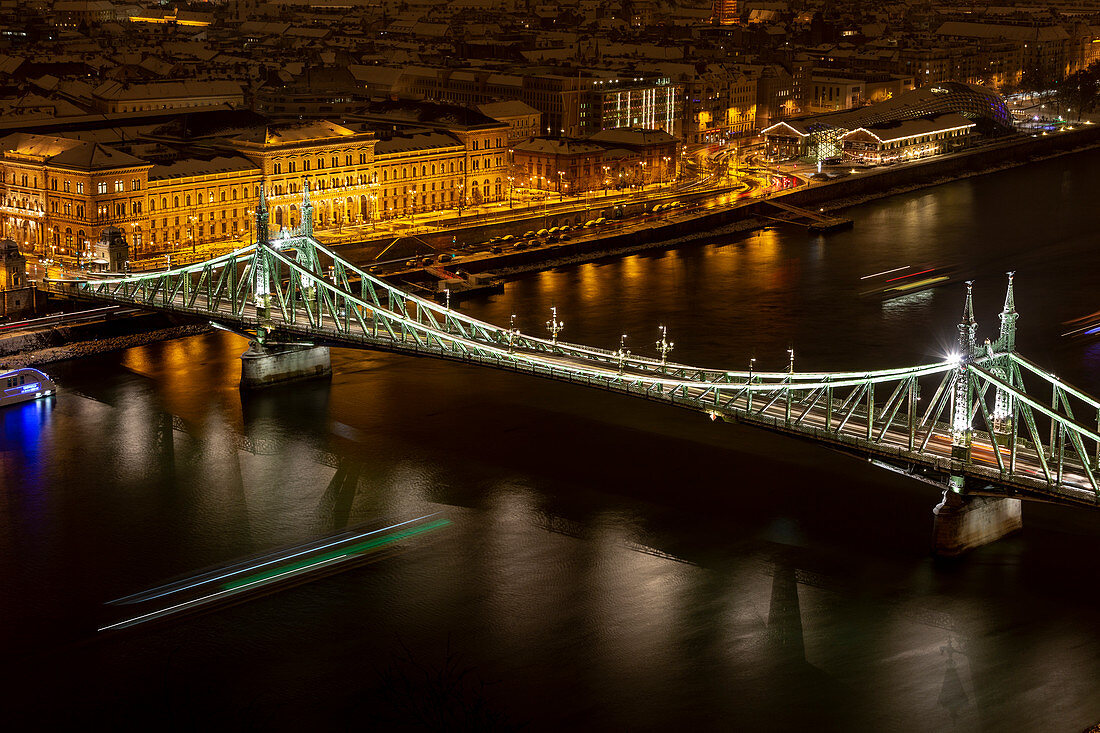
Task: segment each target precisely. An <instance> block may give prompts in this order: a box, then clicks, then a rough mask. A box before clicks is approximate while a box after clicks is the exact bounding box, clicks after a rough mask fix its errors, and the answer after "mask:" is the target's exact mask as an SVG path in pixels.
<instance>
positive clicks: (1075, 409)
mask: <svg viewBox="0 0 1100 733" xmlns="http://www.w3.org/2000/svg"><path fill="white" fill-rule="evenodd" d="M304 191H305V193H304V197H303V202H302V207H301V210H302V224H301V226H300V227H299V228H297V229H295V230H292V231H290V230H284V231H282V232H281V233H280V234H279V235H278V236H275V237H272V236H271V235H270V234H269V230H268V212H267V209H266V206H265V205H264V204H263V201H264V196H263V191H262V190H261V196H260V201H261V206H260V207H259V211H258V212H257V215H256V219H257V227H256V232H257V237H256V242H255V243H254V244H252V245H249V246H248V247H244V248H242V249H239V250H236V251H234V252H232V253H229V254H226V255H223V256H220V257H217V258H214V259H211V260H208V261H206V262H201V263H196V264H192V265H189V266H186V267H178V268H175V269H169V270H165V271H160V272H152V273H142V274H138V275H125V274H122V275H117V276H112V277H108V278H105V279H87V280H51V281H48V288H49V289H50V290H51V291H54V292H57V293H59V294H64V295H67V296H72V297H81V298H88V299H92V300H96V301H101V302H109V303H120V304H122V303H124V304H127V305H131V306H139V307H141V308H147V309H153V310H162V311H170V312H173V313H178V314H187V315H191V316H194V317H196V318H200V319H204V320H209V321H211V322H212V323H214V324H215V325H220V326H221V327H223V328H226V329H229V330H233V331H236V332H239V333H242V334H245V335H248V336H249V337H253V338H254V340H253V342H252V345H251V346H250V349H249V351H248V352H246V353H245V355H244V356H243V357H242V358H244V359H245V367H244V370H243V371H244V373H245V376H247V375H248V370H249V368H250V367H249V360H250V359H251V360H253V362H256V363H258V362H263V363H264V364H266V365H267V368H269V369H270V368H274V369H276V370H278V369H280V368H282V369H283V370H284V371H285V373H286V374H291V375H294V374H304V373H306V372H308V371H311V370H314V369H315V370H316V371H321V370H322V368H327V360H328V352H327V348H326V347H328V346H339V347H351V348H364V349H375V350H381V351H389V352H394V353H400V354H408V355H412V356H426V357H432V358H438V359H448V360H452V361H458V362H463V363H468V364H477V365H481V366H486V367H491V368H494V369H502V370H507V371H512V372H519V373H523V374H530V375H534V376H538V377H543V378H547V379H553V380H557V381H561V382H569V383H572V384H578V385H582V386H586V387H593V388H597V389H602V390H605V391H609V392H617V393H620V394H624V395H629V396H631V397H638V398H642V399H646V400H651V401H656V402H663V403H666V404H669V405H674V406H677V407H682V408H687V409H690V410H694V411H698V412H701V413H705V414H707V415H709V416H710V417H711V418H712V419H721V420H725V421H730V422H739V423H744V424H746V425H751V426H755V427H759V428H763V429H766V430H770V431H774V432H778V433H782V434H785V435H788V436H792V437H795V438H799V439H803V440H808V441H812V442H815V443H818V444H822V445H826V446H830V447H833V448H836V449H839V450H841V451H844V452H847V453H850V454H853V455H856V456H860V457H862V458H865V459H867V460H870V461H871V462H873V463H875V464H876V465H879V466H882V467H884V468H889V469H891V470H894V471H898V472H901V473H904V474H906V475H909V476H912V477H914V478H917V479H920V480H923V481H927V482H930V483H933V484H935V485H937V486H939V487H940V488H942V489H943V490H944V500H943V502H942V503H941V504H940V505H939V506H938V507H937V508H936V539H935V544H936V547H937V548H938V549H939V551H941V552H943V553H944V554H956V553H957V552H962V551H963V550H966V549H969V548H970V547H973V546H977V545H979V544H983V543H985V542H987V541H991V540H992V539H996V538H997V537H999V536H1001V535H1003V534H1006V533H1007V532H1009V531H1012V530H1014V529H1016V528H1018V527H1019V526H1020V522H1021V520H1020V500H1021V499H1028V500H1035V501H1046V502H1056V503H1061V504H1069V505H1076V506H1089V507H1097V506H1100V487H1098V483H1097V472H1098V471H1100V402H1097V401H1096V400H1095V399H1094V398H1092V397H1091V396H1089V395H1088V394H1086V393H1085V392H1084V391H1082V390H1080V389H1077V388H1075V387H1073V386H1072V385H1070V384H1067V383H1065V382H1064V381H1062V380H1059V379H1058V378H1057V377H1056V376H1055V375H1053V374H1051V373H1050V372H1049V371H1048V370H1046V369H1044V368H1042V367H1041V366H1039V365H1037V364H1035V363H1034V362H1032V361H1030V360H1029V359H1027V358H1026V357H1024V356H1022V355H1021V354H1019V353H1017V351H1016V320H1017V318H1018V314H1017V313H1016V309H1015V305H1014V301H1013V277H1012V274H1011V273H1010V274H1009V278H1008V290H1007V294H1006V298H1005V303H1004V308H1003V310H1002V311H1001V313H1000V316H999V320H1000V328H999V333H998V336H997V338H996V339H995V340H989V339H986V340H984V341H980V342H979V340H978V336H977V331H978V325H977V322H976V320H975V317H974V310H973V302H972V296H971V284H970V283H968V284H967V293H966V300H965V304H964V308H963V314H962V320H961V322H960V323H959V325H958V344H957V346H956V349H955V351H954V352H953V353H951V354H949V355H946V356H945V357H944V358H943V359H942V360H940V361H937V362H932V363H926V364H918V365H915V366H905V367H899V368H893V369H880V370H869V371H847V372H796V371H795V370H794V352H793V351H791V352H790V361H789V365H788V368H787V369H786V370H785V371H780V372H768V371H756V370H755V369H754V368H753V366H754V364H753V363H752V362H750V368H749V369H748V370H747V371H741V370H733V371H730V370H723V369H713V368H703V367H696V366H691V365H687V364H680V363H676V362H674V361H671V360H670V359H669V358H668V357H669V354H670V353H671V352H672V350H673V344H672V343H671V342H669V341H668V339H667V336H666V334H665V332H664V330H663V329H662V331H661V338H660V340H659V341H658V342H657V344H656V351H657V354H658V355H657V356H655V357H647V356H640V355H637V354H632V353H631V352H630V351H628V350H626V349H625V347H624V344H623V343H620V344H619V348H618V349H615V350H611V349H602V348H597V347H594V346H586V345H582V344H574V343H568V342H565V341H562V340H561V339H559V338H558V336H559V335H560V334H561V332H562V330H563V328H564V324H563V323H562V322H561V321H559V320H558V317H557V313H556V311H555V312H553V313H552V314H551V319H550V320H549V321H547V324H546V326H547V335H546V336H535V335H532V334H529V333H524V332H522V331H521V330H520V329H518V328H516V327H515V324H514V317H513V323H511V324H509V326H507V327H504V326H500V325H495V324H492V323H487V322H485V321H481V320H478V319H475V318H471V317H470V316H468V315H465V314H463V313H461V312H459V311H458V310H456V309H454V308H452V307H451V306H450V303H449V302H448V303H436V302H434V301H432V300H429V299H426V298H423V297H419V296H416V295H413V294H411V293H407V292H404V291H402V290H400V289H399V288H397V287H395V286H394V285H391V284H389V283H387V282H384V281H382V280H380V279H378V278H377V277H375V276H373V275H371V274H370V273H368V272H366V271H364V270H363V269H360V268H358V267H356V266H355V265H354V264H352V263H350V262H348V261H347V260H345V259H343V258H342V257H340V256H339V255H337V254H336V253H335V252H333V251H332V250H330V249H328V248H327V247H325V246H324V245H322V244H321V243H319V242H318V241H317V240H316V239H314V237H313V231H312V219H311V213H312V207H311V204H310V201H309V187H308V185H306V186H305V187H304ZM319 349H321V350H323V352H324V353H323V361H324V363H323V365H322V364H321V363H320V361H317V358H316V357H315V354H316V352H317V351H318V350H319ZM303 354H304V356H303ZM303 359H304V360H305V362H304V363H305V364H306V368H304V369H303V367H302V364H303ZM272 364H274V365H275V366H274V367H272ZM280 364H282V366H280ZM941 535H942V536H941Z"/></svg>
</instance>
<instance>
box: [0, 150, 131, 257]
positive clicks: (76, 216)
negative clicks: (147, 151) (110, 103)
mask: <svg viewBox="0 0 1100 733" xmlns="http://www.w3.org/2000/svg"><path fill="white" fill-rule="evenodd" d="M0 151H2V152H0V166H2V170H3V180H4V185H3V189H2V191H0V197H2V198H0V201H2V204H0V218H2V223H3V231H4V235H5V236H6V237H10V238H11V239H13V240H15V241H16V242H17V243H19V245H20V246H21V247H22V248H23V250H24V251H37V252H41V253H53V254H60V255H65V256H69V257H74V258H76V257H78V256H80V257H85V256H87V254H88V253H89V252H90V243H91V242H92V241H94V240H96V239H98V238H99V234H100V232H101V231H102V230H103V228H104V227H107V226H117V227H119V228H120V229H122V230H123V231H125V232H127V234H130V235H131V236H132V237H133V240H132V241H134V242H135V244H136V243H140V240H141V233H142V227H143V226H144V225H145V224H146V218H145V216H146V215H145V212H144V200H145V189H146V188H147V184H148V180H149V176H148V173H149V169H150V168H152V167H153V166H152V164H150V163H148V162H146V161H144V160H141V159H140V158H135V157H134V156H132V155H129V154H127V153H124V152H122V151H119V150H115V149H114V148H111V147H108V146H106V145H101V144H99V143H92V142H86V141H83V140H71V139H69V138H63V137H52V136H47V135H32V134H26V133H17V134H13V135H8V136H7V137H5V138H4V139H3V140H0Z"/></svg>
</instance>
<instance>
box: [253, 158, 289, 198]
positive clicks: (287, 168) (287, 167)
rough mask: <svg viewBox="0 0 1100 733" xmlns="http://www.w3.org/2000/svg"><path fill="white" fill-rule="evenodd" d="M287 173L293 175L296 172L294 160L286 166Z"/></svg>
mask: <svg viewBox="0 0 1100 733" xmlns="http://www.w3.org/2000/svg"><path fill="white" fill-rule="evenodd" d="M286 171H287V173H293V172H294V161H293V160H292V161H290V162H289V163H287V164H286ZM257 195H258V194H257Z"/></svg>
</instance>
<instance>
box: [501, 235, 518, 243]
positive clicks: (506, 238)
mask: <svg viewBox="0 0 1100 733" xmlns="http://www.w3.org/2000/svg"><path fill="white" fill-rule="evenodd" d="M515 240H516V238H515V237H514V236H513V235H511V234H505V235H504V236H503V237H501V238H500V241H502V242H514V241H515Z"/></svg>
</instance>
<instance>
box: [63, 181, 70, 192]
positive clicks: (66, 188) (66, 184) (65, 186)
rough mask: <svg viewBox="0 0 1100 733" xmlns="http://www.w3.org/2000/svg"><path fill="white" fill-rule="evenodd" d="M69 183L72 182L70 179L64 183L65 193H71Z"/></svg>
mask: <svg viewBox="0 0 1100 733" xmlns="http://www.w3.org/2000/svg"><path fill="white" fill-rule="evenodd" d="M69 183H70V181H65V185H64V188H65V193H69Z"/></svg>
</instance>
